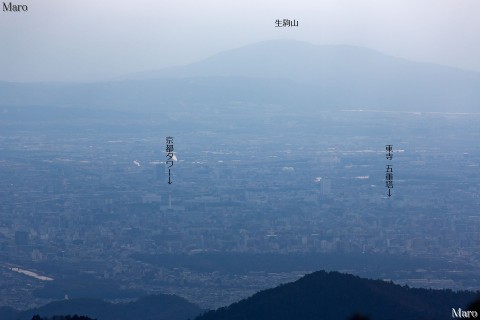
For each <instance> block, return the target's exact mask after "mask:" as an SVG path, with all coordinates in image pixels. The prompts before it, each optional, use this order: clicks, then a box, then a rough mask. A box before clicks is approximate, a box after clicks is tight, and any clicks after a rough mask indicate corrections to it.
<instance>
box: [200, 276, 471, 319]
mask: <svg viewBox="0 0 480 320" xmlns="http://www.w3.org/2000/svg"><path fill="white" fill-rule="evenodd" d="M477 296H478V294H476V293H473V292H452V291H450V290H427V289H413V288H408V287H402V286H399V285H395V284H393V283H391V282H385V281H381V280H368V279H362V278H359V277H357V276H353V275H348V274H342V273H338V272H325V271H318V272H315V273H312V274H309V275H307V276H305V277H303V278H301V279H299V280H298V281H296V282H293V283H289V284H285V285H281V286H279V287H277V288H274V289H269V290H265V291H261V292H259V293H257V294H255V295H253V296H252V297H250V298H248V299H245V300H242V301H240V302H237V303H234V304H232V305H230V306H228V307H224V308H220V309H218V310H216V311H210V312H207V313H205V314H203V315H201V316H199V317H197V319H196V320H223V319H225V320H226V319H228V320H247V319H248V320H256V319H258V320H260V319H261V320H290V319H296V320H322V319H328V320H332V319H348V318H349V317H351V316H352V315H354V314H363V315H366V316H368V317H369V318H370V319H372V320H387V319H399V320H400V319H401V320H409V319H411V320H413V319H415V320H418V319H449V318H451V314H452V308H456V309H458V308H463V309H465V308H467V306H468V304H469V303H470V302H472V301H473V300H475V298H476V297H477Z"/></svg>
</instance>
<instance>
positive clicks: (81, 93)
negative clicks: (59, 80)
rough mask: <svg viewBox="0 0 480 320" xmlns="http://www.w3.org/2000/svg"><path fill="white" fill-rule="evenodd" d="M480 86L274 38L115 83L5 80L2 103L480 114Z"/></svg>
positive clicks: (478, 77)
mask: <svg viewBox="0 0 480 320" xmlns="http://www.w3.org/2000/svg"><path fill="white" fill-rule="evenodd" d="M479 89H480V72H474V71H467V70H462V69H457V68H452V67H445V66H440V65H435V64H429V63H419V62H411V61H408V60H405V59H400V58H395V57H392V56H389V55H385V54H382V53H379V52H377V51H374V50H371V49H366V48H361V47H355V46H347V45H321V46H320V45H313V44H310V43H306V42H300V41H293V40H273V41H264V42H260V43H256V44H252V45H248V46H244V47H242V48H238V49H233V50H229V51H225V52H222V53H219V54H217V55H214V56H212V57H210V58H208V59H205V60H203V61H200V62H196V63H192V64H189V65H185V66H178V67H171V68H165V69H162V70H158V71H151V72H141V73H136V74H131V75H126V76H125V77H123V78H121V79H119V80H116V81H109V82H98V83H87V84H48V83H29V84H20V83H5V82H3V83H0V97H1V98H0V106H25V105H29V106H32V105H37V106H42V105H43V106H64V107H71V106H74V107H91V108H92V107H93V108H115V109H119V108H120V109H128V110H135V108H136V109H137V110H155V111H165V109H167V108H169V107H171V106H177V107H178V106H185V105H190V106H191V105H216V106H221V105H225V104H231V103H254V104H258V105H272V104H274V105H281V106H283V107H285V108H290V107H292V106H295V108H296V109H297V110H306V111H307V112H308V110H312V108H314V109H316V110H318V109H335V110H338V109H350V108H362V109H377V110H397V111H434V112H435V111H437V112H438V111H449V112H479V111H480V108H479V106H480V90H479ZM187 109H188V110H191V108H187ZM219 110H220V111H221V109H219ZM193 112H195V110H193Z"/></svg>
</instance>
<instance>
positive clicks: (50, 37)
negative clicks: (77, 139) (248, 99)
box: [0, 0, 480, 82]
mask: <svg viewBox="0 0 480 320" xmlns="http://www.w3.org/2000/svg"><path fill="white" fill-rule="evenodd" d="M22 4H25V5H28V11H27V12H4V11H2V12H1V19H0V26H1V27H2V28H1V31H0V34H1V35H2V39H3V46H2V50H1V52H0V68H1V69H2V73H1V75H0V80H1V81H11V82H30V81H33V82H36V81H81V82H83V81H87V82H88V81H99V80H109V79H112V78H116V77H118V76H121V75H125V74H129V73H135V72H142V71H148V70H156V69H161V68H165V67H170V66H177V65H184V64H189V63H193V62H197V61H200V60H203V59H205V58H208V57H210V56H212V55H214V54H217V53H219V52H222V51H226V50H231V49H235V48H239V47H242V46H245V45H248V44H252V43H256V42H261V41H266V40H274V39H291V40H300V41H306V42H309V43H313V44H316V45H324V44H346V45H355V46H361V47H366V48H371V49H374V50H377V51H380V52H382V53H385V54H389V55H392V56H395V57H399V58H404V59H408V60H412V61H420V62H430V63H435V64H441V65H446V66H453V67H458V68H462V69H467V70H475V71H480V59H479V58H478V57H480V43H479V42H478V41H476V35H477V34H478V32H479V31H480V21H479V20H478V19H477V17H478V15H479V14H480V3H479V2H477V1H471V0H462V1H455V2H453V1H430V0H428V1H422V2H421V3H419V2H413V1H410V0H409V1H402V2H400V1H393V2H390V3H384V2H382V1H378V0H369V1H364V2H362V3H358V2H355V1H351V0H348V1H323V2H321V3H310V2H308V1H305V0H303V1H300V2H297V3H295V4H293V3H289V2H286V1H280V2H278V1H276V2H273V1H265V2H262V3H261V4H259V3H255V2H253V1H244V2H241V3H234V2H232V1H230V2H221V1H218V0H209V1H207V2H202V3H195V2H190V1H182V2H173V1H162V2H155V1H150V0H142V1H140V2H136V3H135V5H132V4H131V3H130V2H125V1H120V2H113V1H104V2H102V3H95V2H93V1H83V2H77V3H74V2H68V1H54V0H48V1H44V2H42V3H41V4H40V3H37V2H35V1H31V0H28V1H24V2H23V3H22ZM252 8H254V10H252ZM276 19H296V20H298V21H299V26H298V27H292V28H276V27H275V20H276Z"/></svg>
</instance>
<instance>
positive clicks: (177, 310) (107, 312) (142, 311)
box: [0, 294, 202, 320]
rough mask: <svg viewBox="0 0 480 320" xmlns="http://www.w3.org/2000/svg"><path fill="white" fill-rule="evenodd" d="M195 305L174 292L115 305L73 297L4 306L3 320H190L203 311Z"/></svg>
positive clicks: (1, 312)
mask: <svg viewBox="0 0 480 320" xmlns="http://www.w3.org/2000/svg"><path fill="white" fill-rule="evenodd" d="M201 311H202V310H201V309H200V308H199V307H198V306H197V305H195V304H193V303H190V302H189V301H187V300H185V299H183V298H180V297H178V296H173V295H164V294H161V295H153V296H147V297H143V298H140V299H138V300H136V301H134V302H130V303H118V304H113V303H110V302H106V301H103V300H98V299H86V298H85V299H71V300H61V301H54V302H51V303H48V304H46V305H44V306H42V307H39V308H35V309H30V310H26V311H16V310H14V309H11V308H7V307H3V308H0V319H2V320H30V319H32V317H33V316H35V315H39V316H41V317H42V318H46V317H48V318H50V317H53V316H57V315H75V314H76V315H83V316H88V317H90V318H92V319H93V318H97V319H99V320H130V319H142V320H186V319H192V318H193V317H195V316H197V315H198V314H200V312H201Z"/></svg>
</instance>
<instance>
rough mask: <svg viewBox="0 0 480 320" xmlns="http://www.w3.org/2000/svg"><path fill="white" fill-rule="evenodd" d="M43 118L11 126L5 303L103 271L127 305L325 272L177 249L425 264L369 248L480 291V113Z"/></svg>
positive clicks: (4, 127) (32, 301)
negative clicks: (214, 258) (222, 262)
mask: <svg viewBox="0 0 480 320" xmlns="http://www.w3.org/2000/svg"><path fill="white" fill-rule="evenodd" d="M50 112H53V113H55V112H57V111H55V110H53V111H52V110H50ZM28 113H29V111H28V109H26V110H25V114H20V115H17V116H15V117H13V116H11V114H12V109H8V108H5V109H4V110H3V113H2V115H3V116H1V118H0V121H1V126H0V128H1V131H2V132H1V135H0V139H1V140H0V151H1V154H2V157H1V159H0V176H1V177H2V179H1V181H0V197H1V202H0V210H1V212H2V220H1V221H0V223H1V225H0V255H1V257H2V261H3V263H2V268H1V269H0V270H1V277H0V279H1V280H0V281H1V283H0V297H1V299H2V300H1V301H0V305H9V306H14V307H17V308H27V307H32V306H36V305H39V304H41V303H45V302H47V301H50V300H52V299H54V298H64V297H65V298H66V297H68V296H72V295H79V294H80V293H78V292H80V291H81V290H80V291H78V290H77V291H78V292H77V291H75V290H76V289H71V290H70V289H65V288H76V285H75V283H76V281H80V282H81V281H84V280H78V279H86V278H84V277H87V278H88V279H90V280H91V281H94V282H95V281H96V282H98V285H99V286H104V288H105V287H108V286H109V285H111V286H112V288H113V289H112V290H117V289H119V290H120V289H121V290H124V291H125V292H127V293H128V294H125V296H123V297H120V296H117V297H114V296H112V297H111V300H121V299H128V298H131V297H134V296H135V293H136V292H137V293H138V292H147V293H152V292H162V293H173V294H177V295H180V296H183V297H185V298H187V299H188V300H190V301H192V302H195V303H198V304H199V305H200V306H201V307H203V308H213V307H220V306H223V305H227V304H228V303H231V302H234V301H237V300H238V299H240V298H244V297H246V296H248V295H250V294H252V293H254V292H256V291H258V290H260V289H263V288H268V287H272V286H274V285H277V284H280V283H285V282H288V281H291V280H295V279H298V278H299V277H300V276H302V275H303V274H305V273H307V272H311V271H314V270H315V268H317V269H320V267H321V266H322V264H320V265H317V264H315V263H312V264H310V265H309V264H308V263H304V264H302V262H299V264H300V265H301V267H298V268H296V267H295V266H293V267H289V268H285V269H284V270H282V268H272V269H268V268H267V267H265V268H263V269H262V268H257V269H256V270H254V269H255V268H253V267H252V268H250V269H248V267H246V268H244V269H242V270H237V269H235V268H234V267H231V268H229V267H226V266H225V267H224V268H222V269H221V270H220V269H218V270H216V269H215V266H209V265H208V263H206V264H207V265H206V266H201V265H200V266H197V267H192V266H189V265H188V263H185V265H183V266H182V265H180V264H177V265H175V263H170V262H169V261H170V260H169V258H168V257H172V256H177V257H184V258H185V257H190V258H191V259H202V258H195V257H205V255H208V254H214V255H220V256H221V255H229V254H230V255H231V254H233V255H237V256H238V257H239V258H237V259H238V261H239V264H240V265H242V258H241V257H243V256H245V257H251V255H253V256H254V257H255V256H257V255H258V256H261V255H268V254H270V255H272V254H273V255H277V257H280V258H279V259H281V257H282V256H291V257H304V256H310V257H327V258H321V259H326V262H325V265H326V266H328V265H329V262H328V257H333V256H335V255H339V256H342V257H347V258H346V259H348V257H358V255H364V256H368V257H377V256H378V257H393V258H392V259H400V260H402V259H403V260H408V259H413V260H411V261H413V262H412V263H411V265H409V268H402V266H400V265H397V266H395V267H392V268H384V270H383V269H382V262H378V266H377V267H378V268H379V270H380V269H382V271H381V272H379V273H378V272H373V271H372V269H371V268H366V267H365V265H362V263H358V262H354V260H355V259H353V258H352V261H351V262H347V263H344V264H342V266H344V267H343V269H344V270H346V271H349V272H351V273H354V274H359V275H365V276H370V277H374V276H375V277H377V278H383V279H389V280H393V281H394V282H397V283H401V284H408V285H410V286H419V287H429V288H452V289H455V290H459V289H473V290H477V289H479V288H480V283H478V279H480V277H478V270H476V268H475V265H478V263H479V259H480V256H479V254H478V252H479V250H478V249H479V247H480V236H479V231H480V216H479V215H478V210H476V208H478V207H479V205H480V199H479V194H480V193H479V191H480V190H479V188H480V187H479V183H478V182H479V178H480V176H479V174H478V165H479V159H480V154H479V153H478V150H476V149H475V147H474V146H475V145H476V143H477V141H478V138H479V136H480V131H479V129H478V127H476V126H475V125H474V124H475V121H478V115H472V114H470V115H461V114H433V113H432V114H425V113H393V112H362V111H336V112H323V113H322V112H319V113H317V114H314V115H308V116H305V115H302V114H294V113H291V114H282V115H281V116H280V115H274V114H272V115H269V116H266V117H264V118H258V117H254V116H252V115H251V114H248V113H247V114H240V112H239V114H235V112H232V114H231V115H230V116H229V117H228V116H220V115H216V114H215V113H210V114H204V115H203V116H200V117H198V118H196V119H188V117H187V118H185V115H182V114H175V113H171V114H168V115H167V116H166V115H164V114H146V115H144V116H138V117H137V118H135V119H126V118H122V117H120V116H118V115H117V114H116V113H115V112H112V114H111V115H110V114H105V115H100V116H99V115H98V114H94V115H93V116H92V117H97V118H96V121H93V122H88V124H86V122H85V123H84V122H82V121H84V119H83V120H82V118H81V117H80V118H78V117H77V118H75V119H74V120H72V121H71V122H70V123H69V125H68V126H67V127H65V123H64V122H62V121H60V120H58V119H56V118H55V117H52V118H51V119H50V118H48V117H46V118H41V117H40V118H38V119H34V117H30V116H28V115H27V114H28ZM89 116H90V115H89ZM179 119H180V120H179ZM205 128H209V129H208V130H207V129H205ZM169 136H170V137H172V138H173V152H174V154H175V160H176V161H174V162H173V163H172V165H171V168H170V169H171V181H172V183H171V184H169V183H168V173H167V172H168V169H167V165H166V159H167V158H166V156H165V155H166V152H165V139H166V137H169ZM388 144H391V145H392V146H393V157H392V159H391V160H388V159H386V158H385V145H388ZM388 164H390V165H392V167H393V188H392V189H391V191H392V196H391V197H388V195H387V192H388V189H387V188H386V185H385V167H386V165H388ZM207 257H208V256H207ZM190 258H188V259H190ZM162 259H163V260H162ZM185 259H187V258H185ZM295 259H296V258H295ZM381 259H382V258H380V261H381ZM416 259H432V260H431V261H435V262H432V263H431V265H430V266H429V265H428V263H427V264H425V263H423V264H422V263H420V262H418V261H420V260H416ZM387 260H388V258H387ZM202 261H203V260H202ZM246 261H247V259H246V260H245V263H247V262H246ZM273 261H275V259H274V260H273ZM415 261H417V262H418V264H416V262H415ZM422 261H424V260H422ZM203 262H205V261H203ZM212 263H213V262H212ZM412 265H413V268H412V267H411V266H412ZM425 265H426V266H425ZM335 267H337V266H336V265H332V266H331V268H335ZM90 280H89V281H90ZM55 283H63V284H65V283H68V284H69V285H67V286H64V287H62V289H59V288H60V286H59V287H58V288H57V287H56V285H55ZM77 287H78V285H77ZM57 289H58V290H57ZM107 295H108V294H107ZM26 297H28V299H27V298H26Z"/></svg>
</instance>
